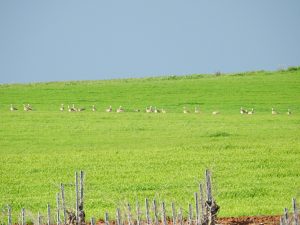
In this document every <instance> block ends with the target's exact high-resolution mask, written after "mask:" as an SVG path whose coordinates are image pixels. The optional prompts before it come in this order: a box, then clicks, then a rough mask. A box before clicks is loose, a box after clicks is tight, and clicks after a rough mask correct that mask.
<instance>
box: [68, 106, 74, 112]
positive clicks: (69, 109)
mask: <svg viewBox="0 0 300 225" xmlns="http://www.w3.org/2000/svg"><path fill="white" fill-rule="evenodd" d="M68 111H69V112H76V110H75V109H74V108H73V107H70V106H69V105H68Z"/></svg>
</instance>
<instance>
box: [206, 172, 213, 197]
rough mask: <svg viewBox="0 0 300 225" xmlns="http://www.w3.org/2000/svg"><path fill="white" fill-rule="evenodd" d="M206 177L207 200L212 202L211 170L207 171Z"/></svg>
mask: <svg viewBox="0 0 300 225" xmlns="http://www.w3.org/2000/svg"><path fill="white" fill-rule="evenodd" d="M205 177H206V194H207V201H208V202H212V193H211V177H210V172H209V170H206V171H205Z"/></svg>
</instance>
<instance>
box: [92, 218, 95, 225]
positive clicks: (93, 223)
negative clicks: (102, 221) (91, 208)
mask: <svg viewBox="0 0 300 225" xmlns="http://www.w3.org/2000/svg"><path fill="white" fill-rule="evenodd" d="M91 225H95V218H94V217H92V218H91Z"/></svg>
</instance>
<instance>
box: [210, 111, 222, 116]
mask: <svg viewBox="0 0 300 225" xmlns="http://www.w3.org/2000/svg"><path fill="white" fill-rule="evenodd" d="M211 114H213V115H218V114H220V112H219V111H213V112H212V113H211Z"/></svg>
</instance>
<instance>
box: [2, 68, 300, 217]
mask: <svg viewBox="0 0 300 225" xmlns="http://www.w3.org/2000/svg"><path fill="white" fill-rule="evenodd" d="M11 103H12V104H14V105H15V106H17V107H18V109H19V110H18V111H14V112H10V111H9V107H10V104H11ZM27 103H30V104H31V105H32V107H33V108H34V111H32V112H24V111H23V107H22V104H27ZM61 103H64V104H65V106H67V105H68V104H69V105H72V104H75V106H80V107H85V108H86V109H87V110H86V111H83V112H74V113H70V112H67V111H65V112H60V111H59V107H60V104H61ZM93 104H94V105H95V106H96V108H97V111H96V112H92V111H91V110H90V109H91V106H92V105H93ZM109 105H112V106H113V108H114V109H116V108H117V107H118V106H120V105H121V106H123V108H124V109H125V111H126V112H125V113H115V112H113V113H106V112H105V108H107V107H108V106H109ZM150 105H152V106H156V107H158V108H164V109H165V110H166V111H167V113H166V114H154V113H152V114H149V113H145V112H144V109H145V107H146V106H150ZM184 106H185V107H187V108H188V109H190V110H191V111H193V109H194V107H195V106H200V109H201V113H200V114H195V113H190V114H183V113H182V108H183V107H184ZM241 106H243V107H245V108H248V109H250V108H254V110H255V114H254V115H241V114H240V113H239V109H240V107H241ZM272 107H274V108H275V110H277V111H278V112H279V114H278V115H271V108H272ZM136 108H139V109H141V110H142V111H141V112H133V110H134V109H136ZM288 108H290V109H291V110H292V115H291V116H288V115H287V114H286V111H287V109H288ZM214 110H218V111H220V114H219V115H215V116H214V115H212V114H211V112H212V111H214ZM0 137H1V138H0V209H1V208H2V209H4V208H5V206H6V204H10V205H11V206H12V208H13V211H14V216H15V217H16V216H17V214H18V213H19V210H20V209H21V208H22V207H25V208H26V209H27V210H28V211H30V212H31V213H32V215H33V213H37V211H39V210H40V211H41V212H42V213H44V214H45V213H46V204H47V202H49V203H50V204H51V205H52V206H53V207H54V206H55V195H56V193H57V192H58V191H59V185H60V183H61V182H63V183H65V184H67V186H66V191H67V205H68V206H69V207H72V201H74V197H73V195H72V194H73V189H74V187H73V186H71V183H72V182H74V172H75V171H76V170H84V171H85V172H86V180H85V185H86V189H85V191H86V195H85V201H86V205H85V207H86V213H87V218H90V217H91V216H92V215H93V216H95V217H96V218H100V217H101V218H103V216H104V212H105V211H109V212H110V213H112V218H114V215H115V208H116V207H117V206H118V205H119V204H124V203H125V202H127V201H129V202H131V203H135V201H136V200H137V199H139V200H140V201H141V202H142V203H141V204H142V205H143V201H144V198H145V197H148V198H149V199H153V198H156V199H157V200H159V201H162V200H165V201H166V202H167V204H170V203H171V201H174V202H175V203H176V204H177V205H181V206H183V207H184V208H185V209H187V205H188V203H189V202H193V193H194V192H195V191H197V190H198V182H199V181H200V180H202V179H203V178H204V171H205V169H206V168H209V169H211V170H212V173H213V184H214V186H213V188H214V189H213V192H214V195H215V197H216V200H217V202H218V204H219V205H220V206H221V210H220V214H219V216H240V215H266V214H281V213H282V211H283V208H284V207H290V205H291V198H292V197H298V199H299V200H298V201H300V69H299V68H298V69H294V70H285V71H276V72H265V71H259V72H249V73H241V74H233V75H221V76H216V75H189V76H168V77H156V78H143V79H122V80H108V81H78V82H77V81H66V82H49V83H32V84H10V85H8V84H2V85H0ZM68 184H70V185H68ZM169 209H170V207H169ZM3 215H4V214H3ZM29 215H31V214H30V213H29ZM34 217H35V215H34Z"/></svg>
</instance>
